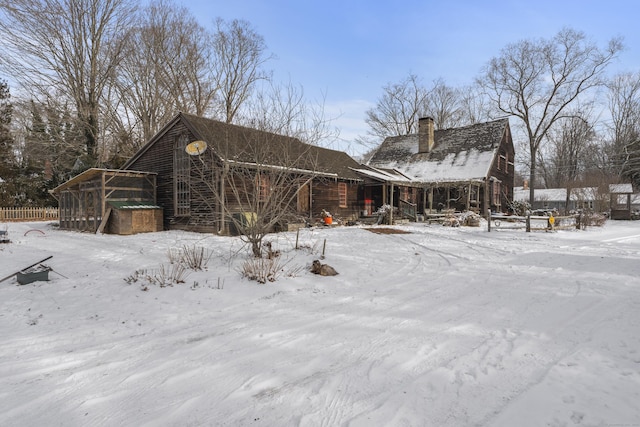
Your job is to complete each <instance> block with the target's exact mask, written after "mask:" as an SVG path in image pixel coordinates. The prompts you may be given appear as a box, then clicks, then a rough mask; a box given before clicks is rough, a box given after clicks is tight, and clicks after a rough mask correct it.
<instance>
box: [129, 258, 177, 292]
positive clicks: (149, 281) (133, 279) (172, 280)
mask: <svg viewBox="0 0 640 427" xmlns="http://www.w3.org/2000/svg"><path fill="white" fill-rule="evenodd" d="M188 275H189V273H188V272H187V269H186V268H185V266H184V265H182V264H170V265H169V266H165V265H164V264H161V265H160V268H159V269H157V270H144V269H143V270H136V271H135V272H134V273H133V274H131V275H130V276H128V277H126V278H125V279H124V281H125V282H127V283H128V284H132V283H137V282H139V281H140V282H141V284H140V287H141V289H142V290H143V291H146V290H148V285H156V286H159V287H161V288H164V287H166V286H173V285H174V284H180V283H185V279H186V278H187V276H188Z"/></svg>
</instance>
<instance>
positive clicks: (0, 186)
mask: <svg viewBox="0 0 640 427" xmlns="http://www.w3.org/2000/svg"><path fill="white" fill-rule="evenodd" d="M10 98H11V94H10V93H9V85H8V84H7V82H6V81H5V80H0V206H14V205H15V199H14V193H15V191H14V189H15V178H16V174H17V171H16V156H15V153H14V146H13V137H12V135H11V130H10V127H9V126H10V125H11V116H12V113H13V105H12V104H11V101H10Z"/></svg>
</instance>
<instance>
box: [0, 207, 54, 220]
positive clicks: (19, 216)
mask: <svg viewBox="0 0 640 427" xmlns="http://www.w3.org/2000/svg"><path fill="white" fill-rule="evenodd" d="M57 220H58V208H52V207H47V208H0V222H21V221H57Z"/></svg>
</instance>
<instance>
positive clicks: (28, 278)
mask: <svg viewBox="0 0 640 427" xmlns="http://www.w3.org/2000/svg"><path fill="white" fill-rule="evenodd" d="M49 271H51V269H50V268H49V267H46V266H43V265H40V266H38V267H33V268H29V269H27V270H22V271H20V272H18V274H17V275H16V276H17V278H18V283H19V284H21V285H26V284H28V283H32V282H43V281H44V282H46V281H48V280H49Z"/></svg>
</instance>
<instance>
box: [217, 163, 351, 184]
mask: <svg viewBox="0 0 640 427" xmlns="http://www.w3.org/2000/svg"><path fill="white" fill-rule="evenodd" d="M223 161H224V162H226V163H227V164H229V166H237V167H243V168H249V169H265V170H271V171H282V172H288V173H292V174H301V175H309V176H320V177H324V178H333V179H340V178H341V177H340V175H338V174H337V173H333V172H322V171H317V170H312V169H303V168H296V167H289V166H277V165H269V164H259V163H253V162H241V161H237V160H228V159H226V160H223ZM342 179H344V180H347V181H362V180H358V179H355V180H354V179H353V178H342Z"/></svg>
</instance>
